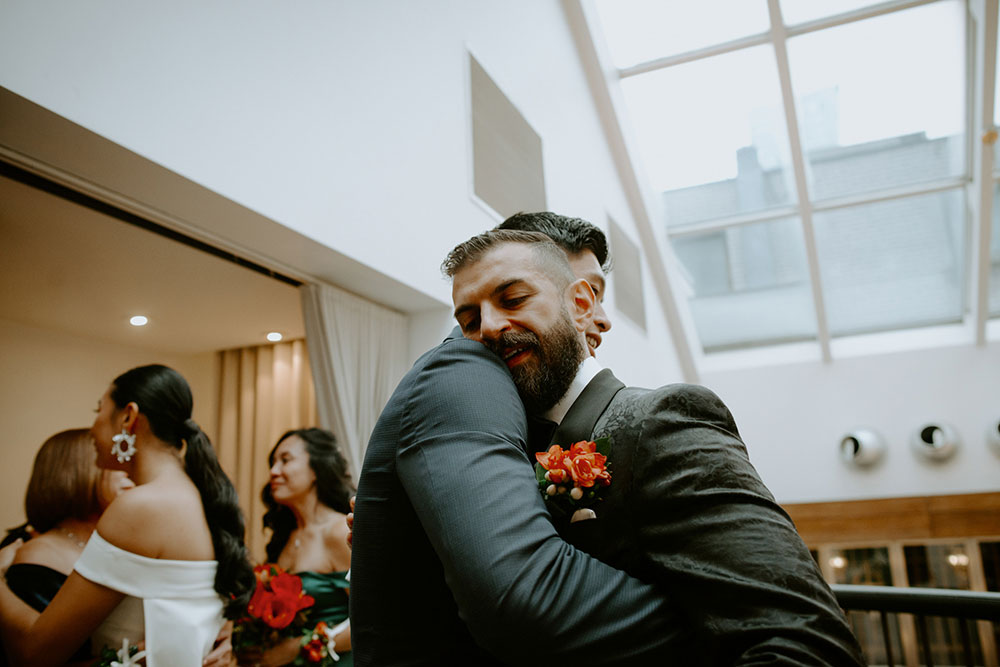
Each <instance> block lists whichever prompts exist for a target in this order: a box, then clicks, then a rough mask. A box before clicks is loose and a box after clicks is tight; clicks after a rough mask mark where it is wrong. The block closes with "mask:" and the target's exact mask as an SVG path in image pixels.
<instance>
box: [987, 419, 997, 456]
mask: <svg viewBox="0 0 1000 667" xmlns="http://www.w3.org/2000/svg"><path fill="white" fill-rule="evenodd" d="M986 446H987V447H989V448H990V449H992V450H993V453H994V454H996V455H997V456H1000V420H997V421H995V422H993V423H992V424H989V425H988V426H987V427H986Z"/></svg>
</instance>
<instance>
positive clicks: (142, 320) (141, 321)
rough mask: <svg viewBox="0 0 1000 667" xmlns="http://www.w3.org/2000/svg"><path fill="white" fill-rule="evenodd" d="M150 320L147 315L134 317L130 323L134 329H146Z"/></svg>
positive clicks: (130, 319)
mask: <svg viewBox="0 0 1000 667" xmlns="http://www.w3.org/2000/svg"><path fill="white" fill-rule="evenodd" d="M147 322H149V319H148V318H147V317H146V316H145V315H133V316H132V317H130V318H129V320H128V323H129V324H131V325H132V326H134V327H144V326H146V323H147Z"/></svg>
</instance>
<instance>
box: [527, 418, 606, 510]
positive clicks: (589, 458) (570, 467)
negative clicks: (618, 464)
mask: <svg viewBox="0 0 1000 667" xmlns="http://www.w3.org/2000/svg"><path fill="white" fill-rule="evenodd" d="M610 454H611V440H610V439H608V438H598V439H597V440H594V441H590V442H588V441H586V440H581V441H580V442H577V443H575V444H573V445H571V446H570V448H569V449H568V450H564V449H563V448H562V447H560V446H559V445H552V446H551V447H549V449H548V451H545V452H539V453H536V454H535V459H536V460H537V461H538V463H536V464H535V479H537V480H538V488H539V490H540V491H541V492H542V497H543V498H544V499H545V503H546V505H548V507H549V510H550V511H551V512H552V513H553V514H555V515H557V516H564V515H569V516H571V518H570V522H573V521H580V520H582V519H592V518H594V517H595V516H596V513H595V512H594V510H593V509H591V507H592V506H594V505H596V504H597V503H598V502H600V501H601V500H602V496H601V492H602V491H603V490H604V489H605V488H607V487H609V486H611V471H610V470H609V469H608V466H609V463H608V456H609V455H610Z"/></svg>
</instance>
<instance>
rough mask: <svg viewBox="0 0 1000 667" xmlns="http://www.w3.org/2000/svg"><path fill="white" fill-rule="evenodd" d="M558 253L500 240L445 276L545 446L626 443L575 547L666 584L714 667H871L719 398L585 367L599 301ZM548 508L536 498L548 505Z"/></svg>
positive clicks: (462, 317)
mask: <svg viewBox="0 0 1000 667" xmlns="http://www.w3.org/2000/svg"><path fill="white" fill-rule="evenodd" d="M548 245H550V243H549V242H548V241H546V240H545V239H544V238H537V237H533V235H523V236H522V237H518V236H516V235H511V234H509V233H503V232H495V231H494V232H488V233H486V234H482V235H480V236H477V237H474V238H473V239H470V241H468V242H466V243H464V244H461V245H460V246H458V247H457V248H456V249H455V250H454V251H453V252H452V253H451V255H449V257H448V259H447V260H446V262H445V269H446V272H447V273H448V274H449V275H451V276H452V277H453V279H454V285H453V292H452V294H453V299H454V303H455V314H456V318H457V319H458V321H459V324H460V326H461V328H462V331H463V333H464V335H465V336H466V337H468V338H470V339H472V340H476V341H478V342H482V343H484V344H485V345H486V346H487V347H489V348H490V349H491V350H492V351H493V352H494V353H495V354H496V355H497V356H498V357H500V358H501V359H503V360H504V362H505V363H506V365H507V366H508V368H509V370H510V371H511V373H512V375H513V377H514V382H515V385H516V386H517V388H518V391H519V393H520V395H521V398H522V401H523V402H524V404H525V406H526V407H527V409H528V411H529V412H530V413H535V414H543V415H544V416H546V417H548V418H550V419H552V420H554V421H555V422H559V426H558V428H557V430H556V431H555V433H554V434H553V435H552V436H551V438H548V439H546V440H544V441H542V442H536V443H533V444H534V447H535V448H536V449H545V448H546V447H547V446H548V445H549V444H551V443H558V444H562V445H564V446H566V447H568V446H569V445H570V444H571V443H574V442H577V441H579V440H591V439H595V438H599V437H609V438H610V439H611V440H612V443H613V444H612V452H611V461H612V466H613V472H612V483H611V486H610V487H609V488H608V489H607V490H606V492H605V494H604V500H603V501H602V503H601V504H600V505H599V506H598V508H597V515H596V518H594V519H592V520H589V521H579V522H575V523H570V522H569V521H568V519H566V520H564V521H563V522H561V523H560V524H559V528H560V533H561V534H562V535H563V536H564V537H565V538H566V539H567V540H569V541H570V542H571V543H573V544H575V545H577V546H579V547H581V548H583V549H584V550H586V551H588V552H589V553H591V554H594V555H596V556H598V557H599V558H600V559H601V560H603V561H605V562H608V563H610V564H612V565H614V566H616V567H619V568H622V569H624V570H626V571H628V572H629V573H631V574H634V575H636V576H638V577H640V578H642V579H643V580H645V581H650V582H654V583H656V584H658V585H659V586H660V588H661V590H663V591H664V592H665V593H666V594H667V595H668V596H669V598H670V608H671V609H672V610H674V611H677V612H679V613H680V614H681V615H682V616H683V618H684V619H685V621H686V622H687V623H688V624H689V627H690V628H692V629H693V633H692V634H691V636H690V639H692V640H693V641H694V645H695V654H694V655H695V658H694V659H695V661H697V662H700V663H703V664H712V665H736V664H739V665H749V664H785V665H806V664H822V665H857V664H863V659H862V658H861V657H860V649H859V647H858V645H857V642H856V640H855V639H854V637H853V635H852V634H851V632H850V629H849V628H848V626H847V624H846V621H845V619H844V616H843V614H842V612H841V611H840V610H839V608H838V607H837V604H836V600H835V599H834V597H833V594H832V593H831V591H830V589H829V587H828V586H827V585H826V584H825V582H824V581H823V580H822V577H821V576H820V573H819V571H818V569H817V567H816V564H815V563H814V561H813V560H812V558H811V556H810V555H809V552H808V550H807V549H806V548H805V545H804V544H803V543H802V541H801V539H800V538H799V537H798V535H797V533H796V532H795V529H794V526H793V525H792V523H791V520H790V519H789V518H788V516H787V515H786V514H785V513H784V511H782V510H781V508H780V507H779V506H778V505H777V504H776V503H775V502H774V499H773V497H772V496H771V494H770V492H769V491H768V490H767V488H766V487H765V486H764V484H763V483H762V482H761V480H760V479H759V477H758V476H757V473H756V471H755V470H754V469H753V466H752V465H751V464H750V462H749V460H748V458H747V454H746V449H745V447H744V445H743V443H742V441H741V440H740V439H739V434H738V431H737V429H736V425H735V423H734V421H733V419H732V416H731V415H730V414H729V411H728V410H727V409H726V407H725V405H723V404H722V402H721V401H720V400H719V399H718V397H716V396H715V395H714V394H713V393H712V392H710V391H709V390H707V389H705V388H703V387H696V386H692V385H671V386H668V387H664V388H661V389H659V390H655V391H650V390H643V389H634V388H625V387H624V385H623V384H622V383H621V382H619V381H618V380H617V379H615V378H614V376H613V375H611V373H610V371H607V370H602V369H600V367H599V366H598V365H597V362H596V360H594V359H592V358H588V357H587V355H586V349H587V346H586V343H585V340H586V332H587V328H588V326H589V322H590V320H591V319H592V313H593V309H594V299H593V294H592V290H591V289H590V287H589V285H587V281H584V280H576V279H575V276H574V275H573V273H572V272H571V270H570V267H569V265H568V264H566V262H565V258H564V257H563V258H562V261H560V254H559V253H553V252H551V251H550V250H548V249H547V248H546V246H548ZM536 493H537V489H536Z"/></svg>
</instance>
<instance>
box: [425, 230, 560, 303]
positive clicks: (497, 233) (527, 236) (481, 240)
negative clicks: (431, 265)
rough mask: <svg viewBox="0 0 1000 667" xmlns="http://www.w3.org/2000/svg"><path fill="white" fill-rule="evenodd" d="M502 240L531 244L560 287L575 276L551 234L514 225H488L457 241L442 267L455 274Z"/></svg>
mask: <svg viewBox="0 0 1000 667" xmlns="http://www.w3.org/2000/svg"><path fill="white" fill-rule="evenodd" d="M505 243H521V244H524V245H528V246H530V247H531V249H532V251H534V254H535V258H536V259H537V260H538V264H539V266H541V267H542V268H543V269H544V270H545V272H546V274H547V275H548V276H549V277H550V278H551V279H552V281H553V283H555V284H556V286H557V287H559V288H560V289H562V288H564V287H565V286H566V285H569V284H570V283H571V282H573V280H575V278H576V276H574V275H573V269H572V268H571V267H570V265H569V261H568V260H567V259H566V253H565V252H563V251H562V250H561V249H560V248H559V246H557V245H556V244H555V242H553V241H552V239H551V238H549V237H548V236H546V235H545V234H542V233H539V232H523V231H520V230H515V229H491V230H489V231H486V232H483V233H482V234H476V235H475V236H473V237H472V238H471V239H469V240H468V241H465V242H463V243H459V244H458V245H457V246H455V247H454V248H453V249H452V251H451V252H450V253H448V256H447V257H446V258H445V260H444V261H443V262H442V263H441V271H442V272H443V273H444V274H445V275H446V276H448V277H449V278H454V277H455V274H456V273H458V272H459V271H460V270H462V269H463V268H465V267H466V266H468V265H470V264H475V263H476V262H478V261H479V260H480V259H481V258H482V257H483V255H485V254H486V253H487V252H488V251H490V250H492V249H493V248H496V247H498V246H501V245H503V244H505Z"/></svg>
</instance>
